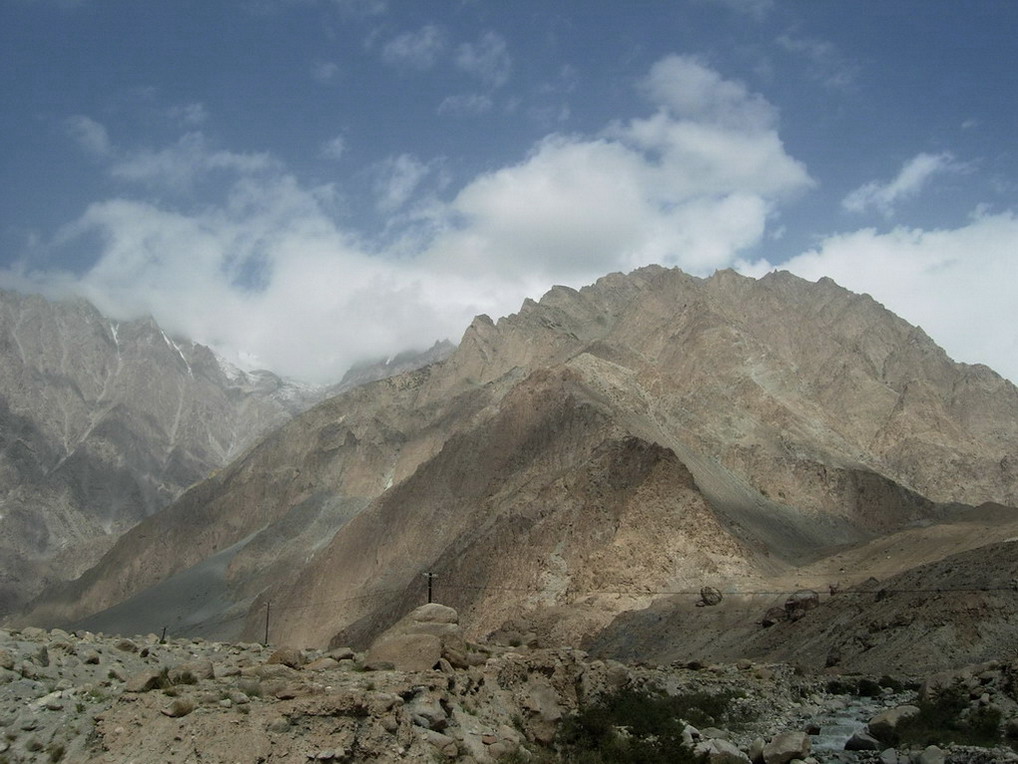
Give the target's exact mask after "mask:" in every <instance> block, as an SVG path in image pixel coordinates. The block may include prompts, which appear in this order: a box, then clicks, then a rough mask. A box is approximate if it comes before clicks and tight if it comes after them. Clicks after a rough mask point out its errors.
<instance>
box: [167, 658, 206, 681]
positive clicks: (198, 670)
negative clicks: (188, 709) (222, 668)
mask: <svg viewBox="0 0 1018 764" xmlns="http://www.w3.org/2000/svg"><path fill="white" fill-rule="evenodd" d="M214 676H215V671H214V669H213V667H212V661H208V660H203V661H190V662H188V663H182V664H180V665H179V666H174V667H173V668H171V669H170V670H169V671H168V672H167V678H168V679H169V680H170V682H172V683H173V684H194V683H196V682H200V681H202V680H203V679H212V678H213V677H214Z"/></svg>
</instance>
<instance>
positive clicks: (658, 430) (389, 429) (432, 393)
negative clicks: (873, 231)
mask: <svg viewBox="0 0 1018 764" xmlns="http://www.w3.org/2000/svg"><path fill="white" fill-rule="evenodd" d="M1016 477H1018V390H1016V389H1015V387H1014V386H1013V385H1012V384H1010V383H1009V382H1007V381H1006V380H1004V379H1002V378H1001V377H1000V376H998V375H997V374H995V373H994V372H993V371H991V370H990V369H988V368H986V367H983V366H969V365H965V364H958V363H955V362H953V361H952V360H951V359H949V358H948V357H947V356H946V355H945V353H944V352H943V351H942V350H941V349H940V348H939V347H937V346H936V345H935V344H934V343H933V342H932V341H931V340H930V338H929V337H927V336H926V335H925V333H923V331H922V330H921V329H919V328H918V327H914V326H911V325H909V324H908V323H907V322H905V321H903V320H901V319H900V318H898V317H896V316H894V315H893V314H892V313H890V312H889V311H887V310H886V309H885V308H884V307H882V306H881V305H879V304H878V303H877V302H875V301H874V300H873V299H871V298H870V297H868V296H866V295H857V294H853V293H851V292H848V291H847V290H845V289H843V288H841V287H839V286H838V285H836V284H835V283H834V282H832V281H830V280H829V279H822V280H820V281H819V282H817V283H811V282H807V281H804V280H802V279H799V278H797V277H795V276H792V275H791V274H788V273H781V272H776V273H772V274H769V275H767V276H765V277H763V278H761V279H758V280H756V279H751V278H746V277H743V276H739V275H738V274H735V273H734V272H731V271H722V272H719V273H717V274H715V275H714V276H712V277H710V278H707V279H699V278H695V277H692V276H689V275H687V274H684V273H682V272H681V271H678V270H667V269H663V268H660V267H656V266H654V267H648V268H643V269H640V270H638V271H634V272H633V273H631V274H628V275H622V274H612V275H610V276H606V277H604V278H602V279H600V280H599V281H598V282H597V283H595V284H593V285H591V286H589V287H585V288H583V289H581V290H579V291H576V290H572V289H568V288H565V287H555V288H553V289H552V290H551V291H550V292H548V293H547V294H546V295H545V296H544V297H543V298H542V299H541V300H540V302H533V301H527V302H526V303H524V305H523V307H522V309H521V310H520V312H519V313H517V314H514V315H512V316H509V317H506V318H503V319H500V320H499V321H498V322H497V323H495V322H493V321H491V320H490V319H489V318H488V317H486V316H480V317H478V318H477V319H475V320H474V322H473V324H472V325H471V326H470V327H469V328H468V329H467V331H466V333H465V334H464V337H463V339H462V341H461V343H460V344H459V346H458V348H457V349H456V350H455V352H453V354H452V355H451V356H449V357H448V358H447V359H445V360H444V361H441V362H438V363H435V364H433V365H431V366H427V367H424V368H422V369H418V370H415V371H411V372H408V373H405V374H402V375H399V376H395V377H391V378H388V379H385V380H382V381H377V382H373V383H370V384H365V385H362V386H360V387H357V388H355V389H353V390H350V391H348V392H346V393H344V394H342V395H339V396H337V397H334V398H331V399H329V400H327V401H324V402H322V403H320V404H319V405H317V406H315V407H314V408H312V409H310V410H309V411H307V412H306V413H304V414H303V415H301V416H300V417H298V418H296V419H295V420H293V421H292V422H290V423H288V424H286V425H284V426H283V427H281V428H280V429H278V430H276V431H274V432H273V433H272V434H271V435H269V436H268V437H267V438H266V439H265V440H263V441H262V442H261V443H260V444H259V445H258V446H257V447H255V448H253V449H251V450H250V451H248V452H247V453H245V454H244V455H243V456H242V457H241V458H239V459H237V460H236V461H234V462H233V463H232V464H230V466H229V467H227V468H225V469H223V470H221V471H220V472H218V473H217V474H215V475H213V476H212V477H210V478H209V479H208V480H206V481H204V482H202V483H199V484H197V485H195V486H194V487H192V488H191V489H190V490H188V491H186V492H185V493H184V494H183V495H182V496H181V497H180V499H178V500H177V501H176V502H175V503H174V504H173V505H171V506H170V507H169V508H167V510H165V511H163V512H160V513H159V514H157V515H155V516H153V517H151V518H149V519H147V520H146V521H144V522H143V523H141V524H139V525H138V526H137V527H135V528H134V529H132V530H131V531H129V532H128V533H127V534H125V535H124V536H123V537H122V538H121V540H120V541H118V543H117V544H116V545H115V546H114V547H113V548H112V549H111V550H110V552H109V553H108V554H107V555H106V556H105V557H104V558H103V559H102V561H101V562H100V563H99V564H98V565H97V566H96V567H94V568H92V569H91V570H89V571H88V572H87V573H85V574H84V575H83V576H82V577H81V578H80V579H78V580H77V581H74V582H71V583H70V584H68V585H66V586H64V587H62V588H60V589H57V590H53V591H51V592H49V593H48V594H47V596H46V597H44V598H42V599H41V600H40V601H39V602H37V603H36V605H35V608H34V611H33V612H32V613H31V614H30V615H29V620H32V621H35V622H39V623H48V624H52V623H57V622H68V621H70V622H75V621H76V622H79V623H81V624H83V625H85V626H88V627H90V628H103V629H105V630H110V631H115V630H118V629H120V630H126V631H154V630H157V629H158V628H161V627H162V626H168V627H169V628H170V629H171V630H176V632H177V633H195V634H207V635H215V636H219V637H230V636H238V635H240V636H243V637H244V638H246V639H255V638H259V639H260V638H261V637H262V635H263V632H264V629H265V628H266V622H267V621H268V622H269V627H270V629H271V632H272V639H273V641H277V642H286V643H292V644H307V645H319V646H321V645H325V644H328V643H330V642H335V643H337V644H338V643H340V642H342V643H349V644H352V645H364V644H366V643H367V642H368V641H369V640H370V639H371V638H372V637H373V636H374V635H375V634H377V633H378V632H379V631H380V630H381V629H383V628H385V627H387V626H388V625H390V624H391V623H393V622H394V621H395V620H397V619H398V618H399V617H400V616H401V615H403V614H404V613H406V612H407V611H408V610H410V609H411V608H412V607H413V606H415V605H417V604H419V603H420V602H421V600H422V597H423V596H424V591H425V586H426V584H427V581H425V578H424V574H434V577H433V578H431V579H430V582H431V583H432V585H433V586H434V588H435V594H436V597H437V598H438V599H439V600H440V601H442V602H445V603H447V604H450V605H452V606H454V607H456V608H457V610H458V611H459V612H460V614H461V618H462V623H463V624H464V626H465V628H466V630H467V632H468V634H470V635H473V636H479V635H483V634H486V633H488V632H492V631H499V630H500V631H502V632H503V633H505V632H518V633H520V634H522V635H525V634H527V633H535V634H537V635H539V638H540V639H541V640H546V641H549V642H560V643H567V644H578V643H579V642H580V641H581V640H596V639H598V638H599V636H606V637H607V636H608V635H609V634H610V632H611V630H612V628H614V626H613V625H614V624H618V623H621V622H622V619H624V618H625V617H626V614H627V613H640V612H643V611H645V610H647V609H648V608H651V606H653V607H665V608H666V607H668V606H669V603H671V602H673V601H675V600H676V598H679V599H681V600H682V601H683V602H688V603H690V607H691V606H692V601H693V597H694V593H695V592H698V591H699V590H700V588H701V587H702V586H705V585H711V586H715V587H717V588H719V589H721V590H723V591H724V592H726V594H730V593H733V592H734V593H736V594H738V593H739V592H744V593H745V594H746V596H747V597H750V595H751V594H753V593H761V592H771V595H772V598H773V596H776V595H777V594H780V593H781V591H782V590H785V589H786V588H801V585H804V582H805V584H815V585H819V583H826V581H827V580H829V578H828V577H829V576H830V575H831V574H832V573H835V574H837V575H839V576H840V577H841V578H842V579H843V580H844V581H845V583H847V584H852V583H854V582H857V581H861V580H862V579H864V578H866V577H867V576H868V575H869V570H871V569H874V570H875V569H876V567H877V563H876V560H877V556H876V554H875V553H873V550H874V549H876V547H877V546H878V545H879V544H880V543H882V542H884V541H886V540H887V539H891V538H902V536H901V534H908V533H916V532H920V533H925V536H923V539H924V540H925V542H928V543H926V546H923V545H921V544H920V545H919V546H917V547H916V548H917V549H918V550H920V551H918V552H916V554H915V555H912V554H910V553H904V554H902V555H900V556H899V558H898V559H897V560H893V561H892V560H889V559H888V560H887V562H886V564H885V563H884V562H883V560H884V558H883V556H881V557H880V558H879V559H880V560H881V563H880V564H881V565H884V567H883V568H881V569H882V570H886V572H887V573H888V574H889V575H890V574H894V573H898V572H900V571H902V570H905V569H906V568H908V567H912V566H914V565H917V564H920V563H924V562H930V561H933V560H938V559H940V558H942V557H944V556H946V555H947V554H948V553H949V552H951V551H957V549H956V548H951V544H950V541H949V539H950V534H949V533H947V532H944V533H940V531H941V530H942V529H944V528H949V527H952V524H957V523H959V522H962V521H963V520H964V518H966V517H975V516H977V515H978V513H979V512H982V511H983V510H980V509H973V508H975V507H981V506H983V505H988V503H991V502H995V503H997V504H999V505H1001V506H1002V509H1001V510H1000V511H1001V512H1002V513H1004V516H1006V517H1010V516H1011V514H1012V513H1014V514H1018V512H1016V511H1015V510H1013V509H1011V507H1014V506H1015V505H1018V480H1016V479H1015V478H1016ZM1007 527H1010V523H1007V522H1002V521H1000V520H999V517H998V520H997V521H994V522H989V521H988V522H985V523H982V524H981V525H980V532H979V533H978V534H976V536H977V537H978V541H976V542H973V545H974V546H979V545H980V544H987V543H990V542H993V541H1004V536H1002V535H1001V534H1003V533H1005V532H1006V531H1007ZM938 534H939V535H938ZM867 550H868V551H867ZM853 554H854V555H855V556H854V557H853V556H852V555H853ZM848 559H853V560H857V561H863V562H866V564H867V565H868V566H869V567H868V568H866V567H864V568H859V569H851V568H848V569H844V568H846V566H845V565H841V566H838V567H835V561H837V560H842V561H844V560H848ZM807 575H808V576H815V577H819V576H821V575H823V576H824V578H823V579H821V580H820V582H819V583H818V582H817V580H816V578H806V576H807ZM197 584H200V585H197ZM753 596H756V595H753ZM728 599H732V600H737V599H738V597H728ZM761 604H766V603H761V602H759V601H758V600H754V601H753V602H752V603H750V606H751V607H752V608H756V607H759V606H761ZM722 610H723V608H722ZM698 611H699V612H708V611H709V612H715V611H713V610H711V609H708V608H699V609H698ZM647 612H652V609H651V610H647ZM716 612H721V611H720V610H719V611H716ZM745 612H748V611H740V613H741V615H739V616H738V617H739V618H742V619H745ZM659 615H660V616H661V619H664V617H665V615H664V614H660V613H659ZM81 619H85V620H81ZM160 621H161V623H160ZM755 628H759V627H755Z"/></svg>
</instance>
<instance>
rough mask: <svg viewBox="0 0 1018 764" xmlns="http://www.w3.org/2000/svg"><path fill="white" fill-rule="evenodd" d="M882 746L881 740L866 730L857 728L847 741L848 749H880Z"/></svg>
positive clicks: (846, 748) (846, 746) (846, 747)
mask: <svg viewBox="0 0 1018 764" xmlns="http://www.w3.org/2000/svg"><path fill="white" fill-rule="evenodd" d="M881 747H882V744H881V742H880V741H879V740H877V739H876V738H875V737H873V735H871V734H870V733H868V732H865V731H864V730H856V731H855V732H853V733H852V737H850V738H849V739H848V740H847V741H845V750H846V751H879V750H880V749H881Z"/></svg>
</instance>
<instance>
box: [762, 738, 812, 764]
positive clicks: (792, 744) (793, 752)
mask: <svg viewBox="0 0 1018 764" xmlns="http://www.w3.org/2000/svg"><path fill="white" fill-rule="evenodd" d="M809 751H810V741H809V735H807V734H806V733H805V732H782V733H779V734H777V735H775V736H774V737H773V738H771V741H770V742H769V743H768V744H767V745H765V746H764V749H763V760H764V764H788V762H790V761H792V759H805V758H806V757H807V756H809Z"/></svg>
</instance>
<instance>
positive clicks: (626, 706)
mask: <svg viewBox="0 0 1018 764" xmlns="http://www.w3.org/2000/svg"><path fill="white" fill-rule="evenodd" d="M738 697H741V696H740V695H739V694H738V693H735V692H722V693H717V694H710V693H705V692H690V693H683V694H679V695H667V694H665V693H663V692H660V691H656V690H639V689H635V688H627V689H623V690H620V691H618V692H616V693H615V694H613V695H609V696H607V697H605V698H602V699H601V700H600V701H598V702H597V703H593V704H589V705H585V706H583V707H581V708H580V709H579V710H578V711H577V712H576V713H575V714H572V715H570V716H568V717H566V718H565V719H564V720H563V723H562V726H561V728H560V729H559V733H558V735H557V737H556V739H555V743H556V746H557V748H558V750H559V752H560V753H561V755H562V758H563V759H564V760H565V761H569V762H576V763H577V764H607V763H608V762H613V763H614V762H618V763H619V764H623V763H624V762H642V763H645V764H657V762H662V763H663V762H677V763H679V764H684V763H685V762H699V761H702V760H703V757H701V756H699V755H697V754H695V753H694V752H693V751H692V750H691V749H690V748H688V747H687V746H686V745H685V743H684V742H683V740H682V730H683V728H684V727H685V725H686V724H687V723H689V724H692V725H694V726H704V727H705V726H715V725H718V724H723V723H732V722H741V721H747V720H748V718H747V714H746V712H744V711H741V710H738V709H733V706H732V700H734V699H736V698H738Z"/></svg>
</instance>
